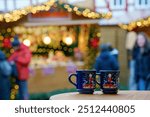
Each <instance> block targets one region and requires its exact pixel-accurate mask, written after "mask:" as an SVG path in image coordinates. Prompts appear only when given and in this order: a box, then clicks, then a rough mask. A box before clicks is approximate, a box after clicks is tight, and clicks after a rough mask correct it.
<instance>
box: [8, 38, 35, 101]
mask: <svg viewBox="0 0 150 117" xmlns="http://www.w3.org/2000/svg"><path fill="white" fill-rule="evenodd" d="M12 46H13V48H14V50H15V51H14V53H13V54H12V55H11V56H10V57H9V59H8V60H9V61H10V63H12V64H13V63H14V64H16V68H17V72H18V78H17V83H18V85H19V99H22V100H25V99H28V97H29V96H28V85H27V80H28V78H29V69H28V67H29V63H30V60H31V56H32V55H31V51H30V50H29V48H28V47H27V46H26V45H24V44H23V43H20V42H19V40H18V37H17V36H15V38H14V41H13V42H12Z"/></svg>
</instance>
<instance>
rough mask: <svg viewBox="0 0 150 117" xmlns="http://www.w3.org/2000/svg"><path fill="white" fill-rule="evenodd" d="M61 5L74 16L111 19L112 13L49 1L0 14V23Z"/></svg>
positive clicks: (16, 19) (55, 0) (54, 0)
mask: <svg viewBox="0 0 150 117" xmlns="http://www.w3.org/2000/svg"><path fill="white" fill-rule="evenodd" d="M58 4H59V5H61V6H62V8H64V9H65V10H67V11H68V12H74V13H75V14H76V15H82V16H84V17H88V18H93V19H98V18H106V19H109V18H111V17H112V13H111V12H108V13H97V12H93V11H91V10H90V9H84V8H79V7H77V6H73V5H70V4H67V3H62V2H58V1H57V0H49V1H48V2H44V3H43V4H41V5H37V6H28V7H25V8H23V9H18V10H13V11H11V12H7V13H1V14H0V22H2V21H4V22H7V23H9V22H15V21H18V20H19V19H21V18H22V17H23V16H26V15H28V14H29V13H33V14H35V13H38V12H39V11H49V10H50V8H51V7H52V6H54V5H58Z"/></svg>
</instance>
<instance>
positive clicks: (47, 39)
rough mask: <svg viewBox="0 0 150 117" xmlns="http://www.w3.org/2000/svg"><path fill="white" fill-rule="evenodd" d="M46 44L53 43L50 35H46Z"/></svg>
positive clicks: (44, 40)
mask: <svg viewBox="0 0 150 117" xmlns="http://www.w3.org/2000/svg"><path fill="white" fill-rule="evenodd" d="M43 42H44V44H46V45H48V44H50V43H51V38H50V37H49V36H46V37H44V39H43Z"/></svg>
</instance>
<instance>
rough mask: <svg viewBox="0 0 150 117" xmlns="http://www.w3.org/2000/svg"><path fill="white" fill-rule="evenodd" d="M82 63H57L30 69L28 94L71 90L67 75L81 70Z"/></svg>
mask: <svg viewBox="0 0 150 117" xmlns="http://www.w3.org/2000/svg"><path fill="white" fill-rule="evenodd" d="M82 67H83V62H59V63H58V62H57V63H56V64H55V63H54V62H53V64H48V65H43V66H36V67H32V68H30V79H29V92H30V93H41V92H50V91H53V90H58V89H65V88H72V85H71V84H69V83H68V79H67V78H68V75H69V74H70V73H72V72H75V70H76V69H82Z"/></svg>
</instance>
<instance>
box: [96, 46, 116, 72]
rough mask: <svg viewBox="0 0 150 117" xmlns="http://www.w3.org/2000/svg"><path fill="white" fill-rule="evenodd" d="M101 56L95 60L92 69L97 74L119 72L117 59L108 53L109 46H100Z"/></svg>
mask: <svg viewBox="0 0 150 117" xmlns="http://www.w3.org/2000/svg"><path fill="white" fill-rule="evenodd" d="M100 50H101V54H100V55H99V56H98V57H97V58H96V62H95V65H94V68H95V69H96V71H97V72H99V71H100V70H119V63H118V61H117V59H116V58H115V57H114V56H113V55H112V54H111V53H110V51H109V45H108V44H102V45H101V46H100Z"/></svg>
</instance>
